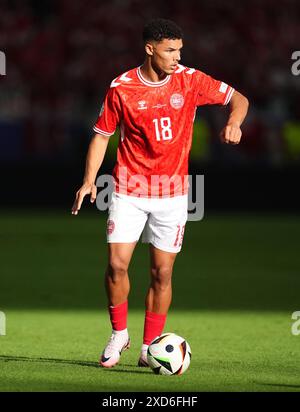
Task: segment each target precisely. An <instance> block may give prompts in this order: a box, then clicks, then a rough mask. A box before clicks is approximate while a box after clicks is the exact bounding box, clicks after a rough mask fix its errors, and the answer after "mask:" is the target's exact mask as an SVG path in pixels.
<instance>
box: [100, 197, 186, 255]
mask: <svg viewBox="0 0 300 412" xmlns="http://www.w3.org/2000/svg"><path fill="white" fill-rule="evenodd" d="M187 216H188V196H187V195H183V196H174V197H170V198H143V197H136V196H128V195H124V194H120V193H116V192H113V194H112V198H111V204H110V207H109V213H108V219H107V242H108V243H132V242H136V241H138V240H139V238H140V236H141V233H142V232H143V235H142V242H143V243H151V244H152V245H153V246H155V247H156V248H158V249H161V250H164V251H166V252H172V253H177V252H179V251H180V249H181V245H182V241H183V235H184V227H185V224H186V221H187Z"/></svg>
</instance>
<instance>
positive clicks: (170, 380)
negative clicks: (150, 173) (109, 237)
mask: <svg viewBox="0 0 300 412" xmlns="http://www.w3.org/2000/svg"><path fill="white" fill-rule="evenodd" d="M299 230H300V217H299V216H288V215H287V216H284V215H267V214H265V215H259V216H254V215H248V214H240V215H233V214H232V215H227V216H225V215H222V216H221V215H220V216H218V215H209V214H208V215H207V216H205V218H204V220H203V221H201V222H189V223H188V224H187V227H186V235H185V239H184V245H183V250H182V252H181V253H180V254H179V255H178V257H177V261H176V263H175V269H174V280H173V302H172V306H171V310H170V312H169V316H168V320H167V324H166V328H165V331H172V332H175V333H178V334H179V335H181V336H184V337H185V338H186V339H187V340H188V342H189V343H190V346H191V349H192V361H191V365H190V368H189V369H188V371H187V372H186V373H185V374H184V375H182V376H171V377H165V376H157V375H154V374H153V373H152V372H151V371H150V370H149V369H144V368H138V367H137V366H136V364H137V359H138V354H139V349H140V345H141V339H142V331H143V312H144V309H143V308H144V296H145V292H146V288H147V286H148V282H149V275H148V261H149V257H148V248H147V245H141V244H139V245H138V246H137V249H136V251H135V254H134V257H133V260H132V263H131V266H130V278H131V286H132V287H131V293H130V298H129V319H128V328H129V332H130V335H131V340H132V345H131V348H130V350H128V351H126V352H124V354H123V355H122V357H121V362H120V364H119V365H117V366H116V367H114V368H113V369H108V370H104V369H101V368H100V367H98V366H97V360H98V356H99V353H100V352H101V351H102V349H103V347H104V345H105V343H106V341H107V339H108V337H109V334H110V325H109V321H108V315H107V312H106V297H105V292H104V287H103V273H104V268H105V264H106V243H105V215H104V214H100V213H97V212H94V213H93V214H88V213H87V212H86V211H84V210H83V211H82V212H81V214H80V215H79V216H77V217H74V216H71V215H69V214H68V213H62V212H57V213H53V212H52V213H49V214H44V215H41V214H39V215H38V214H35V213H31V214H30V213H28V212H27V213H25V212H24V213H23V214H21V213H18V214H13V213H12V212H10V213H7V212H6V213H5V212H3V211H2V212H1V216H0V247H1V261H0V311H3V312H4V313H5V315H6V335H5V336H0V391H112V392H114V391H157V392H160V391H300V374H299V364H300V352H299V345H300V335H298V336H295V335H292V333H291V326H292V322H293V321H292V319H291V315H292V313H293V312H294V311H297V310H300V299H299V291H300V276H299V262H300V261H299Z"/></svg>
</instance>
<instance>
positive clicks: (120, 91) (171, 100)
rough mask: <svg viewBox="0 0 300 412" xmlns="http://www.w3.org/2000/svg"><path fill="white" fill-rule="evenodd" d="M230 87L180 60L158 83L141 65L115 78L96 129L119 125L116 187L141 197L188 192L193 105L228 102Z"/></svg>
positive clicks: (108, 129)
mask: <svg viewBox="0 0 300 412" xmlns="http://www.w3.org/2000/svg"><path fill="white" fill-rule="evenodd" d="M233 92H234V89H233V88H232V87H230V86H228V85H227V84H226V83H224V82H221V81H219V80H215V79H213V78H212V77H210V76H208V75H207V74H205V73H203V72H201V71H199V70H195V69H191V68H188V67H185V66H182V65H180V64H179V65H178V67H177V69H176V71H175V72H174V74H172V75H169V76H167V77H166V78H165V79H164V80H162V81H160V82H151V81H149V80H146V79H145V78H144V77H143V76H142V73H141V70H140V67H138V68H135V69H132V70H130V71H128V72H126V73H124V74H122V75H121V76H119V77H117V78H116V79H114V80H113V81H112V83H111V85H110V89H109V90H108V92H107V94H106V97H105V100H104V103H103V105H102V108H101V111H100V114H99V117H98V120H97V122H96V124H95V126H94V131H95V132H96V133H99V134H102V135H104V136H107V137H110V136H111V135H113V134H114V133H115V130H116V127H117V126H118V125H119V126H120V141H119V145H118V151H117V163H116V165H115V167H114V170H113V177H114V179H115V184H116V186H115V190H116V191H117V192H119V193H124V194H131V195H134V196H143V197H148V196H149V197H150V196H151V197H158V196H159V197H161V196H163V197H165V196H166V197H169V196H176V195H183V194H186V193H187V191H188V159H189V153H190V149H191V144H192V135H193V122H194V119H195V114H196V109H197V106H202V105H207V104H221V105H226V104H227V103H228V102H229V101H230V99H231V96H232V94H233Z"/></svg>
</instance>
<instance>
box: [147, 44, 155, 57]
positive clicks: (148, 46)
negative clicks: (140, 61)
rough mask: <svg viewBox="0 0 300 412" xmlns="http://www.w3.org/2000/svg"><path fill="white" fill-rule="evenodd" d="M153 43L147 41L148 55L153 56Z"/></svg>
mask: <svg viewBox="0 0 300 412" xmlns="http://www.w3.org/2000/svg"><path fill="white" fill-rule="evenodd" d="M153 50H154V49H153V44H152V43H145V52H146V54H147V55H148V56H153Z"/></svg>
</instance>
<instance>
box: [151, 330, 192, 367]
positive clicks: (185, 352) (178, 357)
mask: <svg viewBox="0 0 300 412" xmlns="http://www.w3.org/2000/svg"><path fill="white" fill-rule="evenodd" d="M191 357H192V353H191V348H190V345H189V344H188V343H187V341H186V340H185V339H184V338H182V337H181V336H178V335H176V334H175V333H164V334H162V335H160V336H158V337H156V338H155V339H153V341H152V342H151V343H150V345H149V347H148V351H147V359H148V363H149V366H150V368H151V369H152V370H153V372H154V373H155V374H157V375H182V374H183V373H184V372H185V371H186V370H187V369H188V367H189V365H190V362H191Z"/></svg>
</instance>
